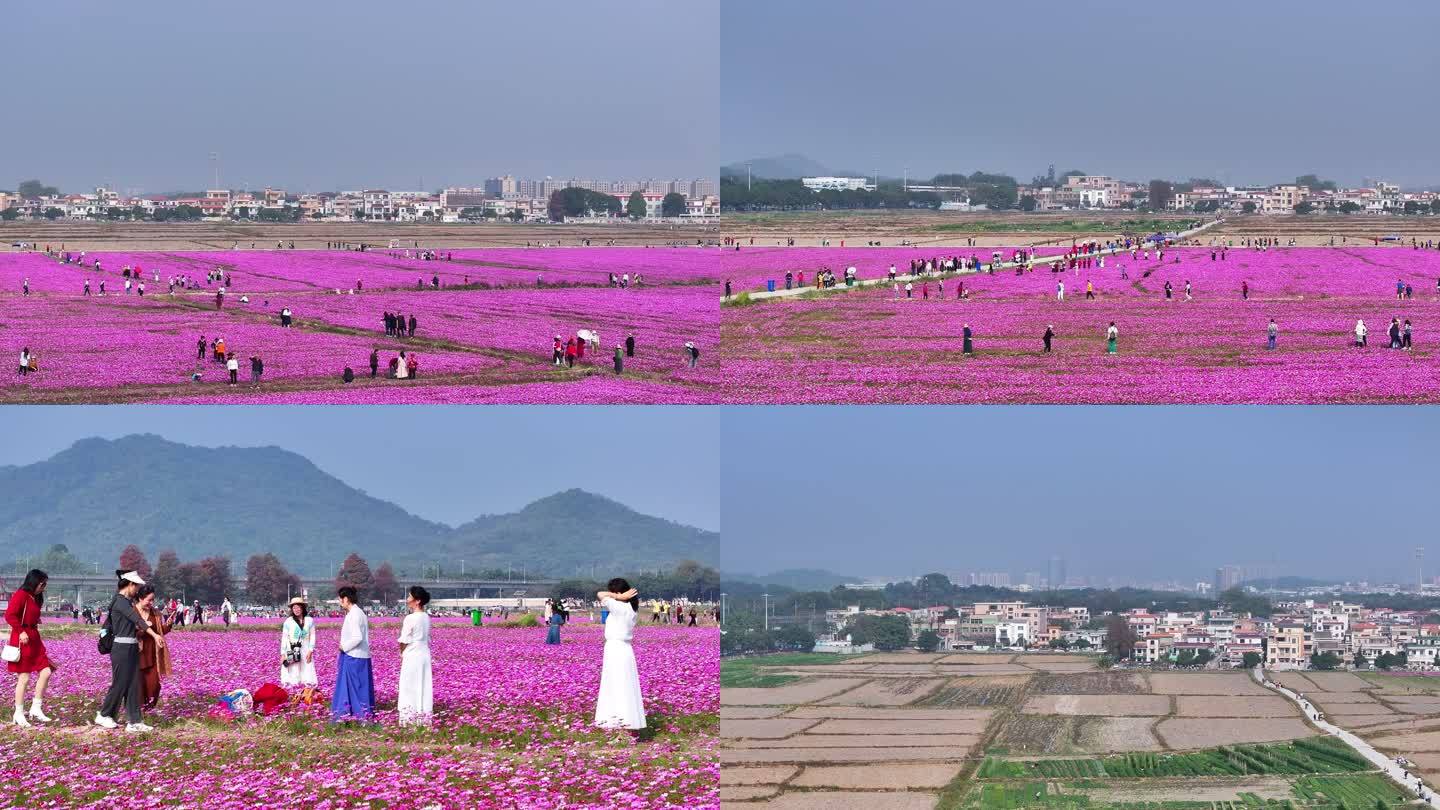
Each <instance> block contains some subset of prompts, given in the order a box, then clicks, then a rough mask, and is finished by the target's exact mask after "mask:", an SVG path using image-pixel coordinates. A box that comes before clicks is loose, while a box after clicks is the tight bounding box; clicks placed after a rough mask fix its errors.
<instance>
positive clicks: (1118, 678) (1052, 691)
mask: <svg viewBox="0 0 1440 810" xmlns="http://www.w3.org/2000/svg"><path fill="white" fill-rule="evenodd" d="M1030 691H1032V692H1034V693H1035V694H1038V695H1139V694H1145V693H1148V692H1149V691H1150V687H1149V686H1147V685H1146V683H1145V679H1144V678H1142V677H1140V674H1139V673H1136V672H1082V673H1068V674H1045V675H1037V676H1035V678H1034V679H1033V680H1032V681H1031V682H1030Z"/></svg>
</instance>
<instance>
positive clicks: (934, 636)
mask: <svg viewBox="0 0 1440 810" xmlns="http://www.w3.org/2000/svg"><path fill="white" fill-rule="evenodd" d="M915 649H917V650H919V651H920V652H927V653H928V652H935V651H936V650H938V649H940V634H939V633H937V632H935V631H934V630H921V631H920V633H919V634H918V635H917V636H915Z"/></svg>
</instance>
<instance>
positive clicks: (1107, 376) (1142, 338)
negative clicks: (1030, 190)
mask: <svg viewBox="0 0 1440 810" xmlns="http://www.w3.org/2000/svg"><path fill="white" fill-rule="evenodd" d="M789 252H790V253H794V254H796V255H795V256H794V257H793V259H787V260H785V261H784V262H783V264H781V263H780V261H781V260H780V259H773V260H772V262H775V263H777V265H776V266H790V265H793V266H797V267H806V268H810V267H812V266H815V265H817V264H820V263H824V261H827V260H821V259H818V258H817V257H812V256H808V255H806V254H808V253H810V251H809V250H808V249H803V248H796V249H792V250H790V251H789ZM1177 258H1178V262H1177V261H1175V259H1177ZM832 266H833V265H832ZM1122 267H1123V268H1124V271H1125V272H1126V274H1127V275H1128V276H1129V277H1128V279H1122V278H1121V272H1122V271H1121V268H1122ZM782 272H783V271H782ZM876 275H878V272H875V271H874V270H872V272H869V273H866V272H864V269H863V268H862V272H861V277H862V278H874V277H876ZM1058 278H1063V280H1064V282H1065V286H1066V294H1065V300H1064V301H1063V302H1060V301H1057V300H1056V282H1057V274H1054V273H1051V272H1050V271H1049V269H1048V267H1044V268H1041V269H1036V270H1034V271H1032V272H1030V273H1027V274H1025V275H1024V276H1016V275H1015V274H1014V273H1013V272H1006V271H1002V272H1000V273H997V274H995V275H965V276H960V277H958V278H950V279H947V280H946V283H945V296H946V297H945V298H944V299H940V298H939V297H938V296H937V293H938V285H937V283H936V281H934V280H932V281H930V296H931V297H930V298H929V300H924V299H922V298H921V284H919V283H917V284H916V285H915V293H914V295H915V297H914V298H913V299H909V300H906V299H903V298H902V299H899V300H897V299H896V296H895V294H894V293H893V291H892V290H891V289H890V288H889V287H888V286H882V287H878V288H876V287H872V288H867V289H860V290H853V291H848V292H846V291H838V292H832V293H826V294H823V295H820V296H819V297H818V298H806V299H803V300H794V299H791V300H777V301H765V302H759V303H755V304H751V305H748V306H738V307H724V308H723V314H722V317H721V335H722V345H723V355H724V357H723V363H724V371H725V378H726V381H727V385H726V389H725V396H726V400H727V401H729V402H744V403H794V402H824V403H852V402H854V403H885V402H894V403H965V402H977V403H988V402H995V403H1057V404H1075V403H1331V402H1334V403H1357V402H1436V401H1440V350H1437V349H1440V334H1437V331H1436V327H1437V324H1440V295H1437V281H1440V253H1437V252H1435V251H1423V250H1414V249H1411V248H1408V247H1406V248H1402V247H1388V248H1386V247H1382V248H1372V247H1355V248H1274V249H1270V250H1268V251H1263V252H1262V251H1256V250H1253V249H1249V248H1232V249H1230V251H1229V253H1228V257H1227V258H1226V259H1225V260H1224V261H1220V260H1219V259H1218V257H1217V259H1216V260H1212V259H1211V249H1210V248H1179V249H1174V250H1172V251H1170V252H1169V253H1167V255H1166V259H1165V263H1164V264H1163V265H1162V264H1160V263H1159V262H1157V261H1156V260H1155V258H1154V254H1152V257H1151V260H1150V261H1149V262H1148V263H1147V262H1145V261H1144V259H1143V257H1142V258H1141V259H1139V260H1135V259H1132V258H1131V257H1130V255H1129V254H1128V253H1127V254H1121V255H1118V256H1112V257H1107V259H1106V266H1105V267H1104V268H1099V267H1092V268H1090V269H1088V270H1083V269H1082V270H1080V271H1078V272H1075V271H1070V270H1067V271H1066V272H1064V273H1063V274H1058ZM1397 279H1398V280H1402V281H1403V283H1407V284H1409V285H1410V286H1411V287H1412V288H1413V297H1411V298H1408V299H1406V300H1397V299H1396V294H1395V285H1396V282H1397ZM1187 280H1188V281H1189V282H1190V283H1191V284H1192V287H1193V300H1190V301H1186V300H1185V294H1184V287H1185V282H1186V281H1187ZM958 281H964V283H965V286H966V288H967V289H968V290H969V291H970V292H971V295H970V298H969V299H968V300H965V301H960V300H957V299H956V297H955V296H956V292H957V290H958V284H957V282H958ZM1167 281H1169V282H1170V283H1171V285H1172V288H1173V291H1174V292H1173V299H1172V300H1168V301H1167V300H1165V298H1164V292H1163V288H1164V285H1165V283H1166V282H1167ZM1087 282H1093V284H1094V285H1095V289H1096V298H1095V299H1094V300H1086V299H1085V288H1086V284H1087ZM1242 283H1244V284H1248V285H1249V300H1242V298H1241V285H1242ZM1271 318H1274V319H1275V322H1276V325H1277V327H1278V329H1279V335H1278V340H1277V348H1276V349H1274V350H1269V349H1267V348H1266V331H1267V326H1268V323H1269V320H1270V319H1271ZM1392 318H1398V319H1400V321H1401V322H1402V324H1403V322H1404V321H1405V320H1406V319H1409V320H1410V321H1411V324H1412V328H1413V336H1414V347H1413V350H1410V351H1403V350H1391V349H1389V348H1386V347H1387V345H1388V338H1387V335H1386V330H1387V328H1388V326H1389V324H1390V320H1391V319H1392ZM1357 319H1364V321H1365V324H1366V326H1367V328H1368V330H1369V345H1368V347H1365V348H1357V347H1355V346H1354V345H1353V343H1354V328H1355V322H1356V320H1357ZM1111 321H1114V322H1115V323H1116V326H1117V328H1118V329H1119V334H1120V337H1119V351H1118V353H1117V354H1116V355H1113V356H1111V355H1107V354H1106V353H1105V331H1106V328H1107V326H1108V325H1109V323H1110V322H1111ZM967 324H968V325H969V326H970V328H971V330H972V332H973V334H974V345H975V354H974V356H972V357H965V356H964V355H963V354H962V352H961V348H962V346H961V333H962V330H963V328H964V327H965V325H967ZM1047 325H1053V327H1054V330H1055V333H1056V337H1055V340H1054V352H1053V353H1052V354H1049V355H1046V354H1043V353H1042V351H1041V349H1042V343H1041V335H1042V333H1043V332H1044V331H1045V328H1046V326H1047Z"/></svg>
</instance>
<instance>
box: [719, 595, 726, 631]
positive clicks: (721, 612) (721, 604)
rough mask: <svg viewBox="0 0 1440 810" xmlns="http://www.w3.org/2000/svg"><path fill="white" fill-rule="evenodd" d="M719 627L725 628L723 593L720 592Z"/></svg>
mask: <svg viewBox="0 0 1440 810" xmlns="http://www.w3.org/2000/svg"><path fill="white" fill-rule="evenodd" d="M720 626H721V627H724V626H725V592H724V591H721V592H720Z"/></svg>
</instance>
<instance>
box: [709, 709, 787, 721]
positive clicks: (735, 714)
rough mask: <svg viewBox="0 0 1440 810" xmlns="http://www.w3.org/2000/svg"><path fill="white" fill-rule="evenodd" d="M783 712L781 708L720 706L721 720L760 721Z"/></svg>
mask: <svg viewBox="0 0 1440 810" xmlns="http://www.w3.org/2000/svg"><path fill="white" fill-rule="evenodd" d="M783 711H785V709H784V708H783V707H781V706H722V707H721V708H720V719H721V720H761V719H764V718H766V717H774V716H775V715H777V714H780V713H781V712H783Z"/></svg>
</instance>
